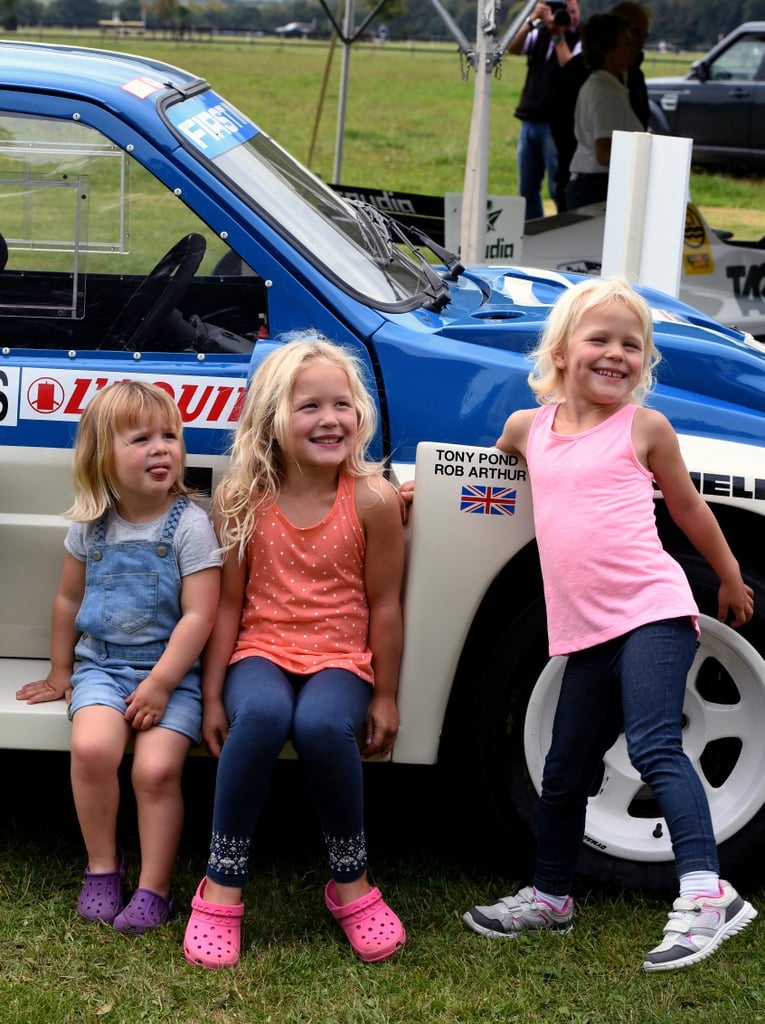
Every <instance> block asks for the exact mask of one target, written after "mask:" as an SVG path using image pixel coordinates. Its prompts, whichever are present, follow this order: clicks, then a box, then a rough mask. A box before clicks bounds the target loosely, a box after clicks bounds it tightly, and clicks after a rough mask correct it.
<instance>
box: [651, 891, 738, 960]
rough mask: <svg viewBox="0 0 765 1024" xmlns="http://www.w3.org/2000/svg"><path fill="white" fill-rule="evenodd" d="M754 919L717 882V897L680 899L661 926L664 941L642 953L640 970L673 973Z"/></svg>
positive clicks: (707, 952) (718, 944) (735, 898)
mask: <svg viewBox="0 0 765 1024" xmlns="http://www.w3.org/2000/svg"><path fill="white" fill-rule="evenodd" d="M755 917H757V911H756V910H755V909H754V907H753V906H752V905H751V903H747V902H746V900H745V899H742V897H741V896H739V894H738V893H737V892H736V890H735V889H734V888H733V886H732V885H731V884H730V882H720V895H719V896H696V897H694V898H693V899H690V898H689V897H687V896H680V897H679V898H678V899H676V900H675V902H674V903H673V905H672V910H671V911H670V914H669V920H668V921H667V923H666V924H665V925H664V939H663V941H662V942H661V943H659V945H658V946H657V947H656V948H655V949H652V950H651V952H650V953H648V954H646V958H645V960H644V961H643V970H645V971H674V970H676V969H677V968H678V967H689V966H690V965H691V964H697V963H698V962H699V961H700V960H706V958H707V957H708V956H711V955H712V953H714V951H715V950H716V949H717V947H718V946H720V945H722V943H723V942H724V941H725V940H726V939H729V938H730V937H731V935H736V934H737V933H738V932H740V931H742V930H743V929H744V928H746V926H747V925H748V924H749V923H750V922H751V921H754V919H755Z"/></svg>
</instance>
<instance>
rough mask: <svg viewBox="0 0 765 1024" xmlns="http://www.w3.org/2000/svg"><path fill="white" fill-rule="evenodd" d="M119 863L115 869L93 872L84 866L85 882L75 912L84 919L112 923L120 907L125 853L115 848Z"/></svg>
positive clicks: (123, 881)
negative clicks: (98, 872)
mask: <svg viewBox="0 0 765 1024" xmlns="http://www.w3.org/2000/svg"><path fill="white" fill-rule="evenodd" d="M117 853H118V854H119V858H120V863H119V867H118V868H117V870H116V871H105V872H103V873H102V874H94V872H92V871H91V870H90V868H89V867H88V868H85V884H84V885H83V887H82V892H81V893H80V898H79V899H78V900H77V913H78V914H79V915H80V917H84V918H85V920H86V921H105V922H106V924H112V923H113V921H114V919H115V917H116V916H117V914H118V913H119V912H120V910H121V909H122V887H123V885H124V884H125V853H124V851H123V850H119V849H118V850H117Z"/></svg>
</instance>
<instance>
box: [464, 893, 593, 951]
mask: <svg viewBox="0 0 765 1024" xmlns="http://www.w3.org/2000/svg"><path fill="white" fill-rule="evenodd" d="M573 919H574V901H573V900H572V899H571V897H569V898H568V900H567V901H566V905H565V906H564V908H563V910H555V909H554V908H553V907H551V906H550V904H549V903H545V901H544V900H538V899H537V898H536V896H535V895H534V890H533V889H532V888H531V887H530V886H527V887H526V888H525V889H521V891H520V892H519V893H516V895H515V896H505V898H504V899H501V900H500V901H499V903H495V904H494V905H493V906H491V907H471V908H470V910H468V911H467V913H465V914H463V915H462V920H463V921H464V922H465V924H466V925H467V926H468V928H470V929H471V930H472V931H474V932H478V934H479V935H486V936H488V937H489V938H492V939H514V938H515V937H516V936H518V935H523V934H524V933H525V934H529V933H532V934H533V933H535V932H541V931H552V932H558V933H559V934H561V935H565V933H566V932H570V931H571V929H572V928H573V927H574V923H573Z"/></svg>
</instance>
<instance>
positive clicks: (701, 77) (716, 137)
mask: <svg viewBox="0 0 765 1024" xmlns="http://www.w3.org/2000/svg"><path fill="white" fill-rule="evenodd" d="M647 85H648V98H649V101H650V104H651V122H650V128H651V130H652V131H655V132H658V133H661V134H663V135H678V136H683V137H685V138H689V139H693V162H694V163H696V164H708V165H729V166H734V165H745V166H746V167H748V168H749V169H760V170H765V21H749V22H746V23H745V24H743V25H739V27H738V28H736V29H734V30H733V32H731V33H729V34H728V35H727V36H725V38H724V39H722V40H721V41H720V42H719V43H718V44H717V45H716V46H715V47H713V48H712V49H711V50H710V51H709V53H708V54H707V55H706V56H705V57H702V58H701V60H697V61H695V62H694V63H693V64H692V66H691V70H690V72H689V73H688V75H687V76H686V77H685V78H649V79H648V82H647Z"/></svg>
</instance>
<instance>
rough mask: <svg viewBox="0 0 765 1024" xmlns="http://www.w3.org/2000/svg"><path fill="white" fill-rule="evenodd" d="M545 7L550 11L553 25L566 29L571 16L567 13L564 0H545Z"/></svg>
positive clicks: (566, 5)
mask: <svg viewBox="0 0 765 1024" xmlns="http://www.w3.org/2000/svg"><path fill="white" fill-rule="evenodd" d="M547 6H548V7H549V8H550V10H551V11H552V15H553V22H554V24H556V25H559V26H560V27H561V28H568V27H569V25H570V24H571V15H570V14H569V13H568V3H567V2H566V0H547Z"/></svg>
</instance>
